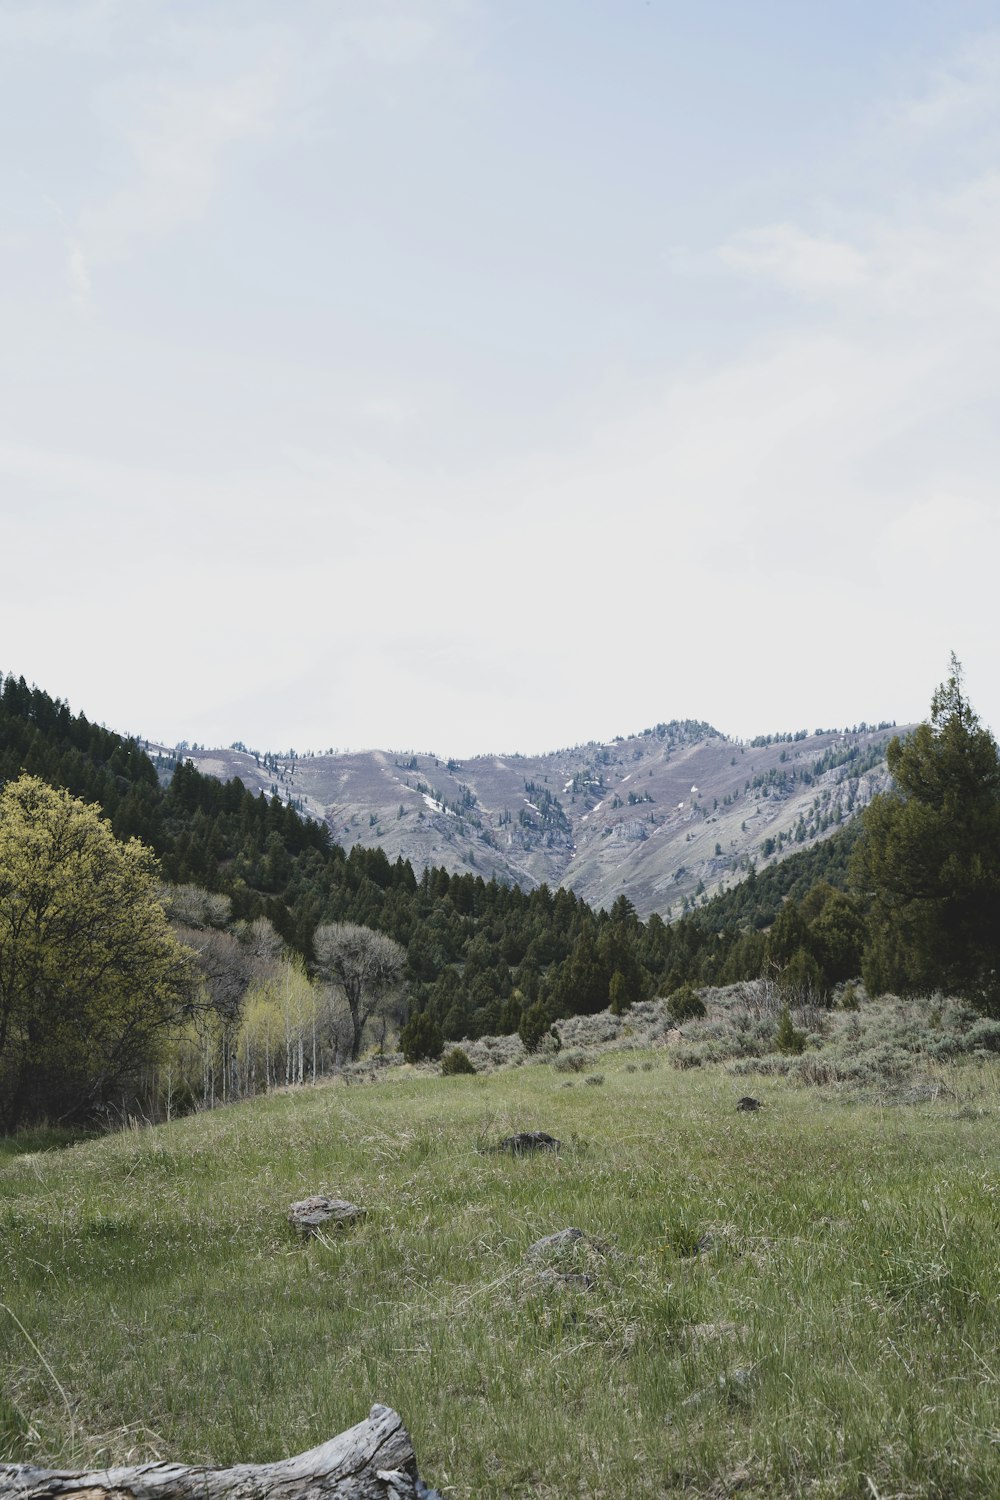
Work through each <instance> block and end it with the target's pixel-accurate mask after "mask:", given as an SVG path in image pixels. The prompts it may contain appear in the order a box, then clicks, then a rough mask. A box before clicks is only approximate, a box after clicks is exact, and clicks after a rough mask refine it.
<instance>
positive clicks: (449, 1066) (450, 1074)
mask: <svg viewBox="0 0 1000 1500" xmlns="http://www.w3.org/2000/svg"><path fill="white" fill-rule="evenodd" d="M475 1071H476V1069H475V1066H474V1064H473V1062H472V1060H471V1058H470V1057H469V1054H468V1053H467V1052H463V1051H462V1049H461V1047H452V1049H451V1051H450V1052H449V1053H447V1055H446V1056H445V1058H444V1061H443V1062H442V1064H441V1075H442V1077H444V1078H454V1077H456V1076H457V1075H458V1074H459V1073H474V1072H475Z"/></svg>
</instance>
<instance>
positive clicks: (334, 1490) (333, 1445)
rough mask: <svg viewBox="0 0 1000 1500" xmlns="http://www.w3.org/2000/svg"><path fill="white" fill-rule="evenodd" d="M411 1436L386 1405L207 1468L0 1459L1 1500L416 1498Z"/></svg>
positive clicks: (421, 1493)
mask: <svg viewBox="0 0 1000 1500" xmlns="http://www.w3.org/2000/svg"><path fill="white" fill-rule="evenodd" d="M434 1493H435V1492H434V1491H432V1490H428V1488H427V1487H426V1486H425V1485H424V1484H423V1482H422V1481H421V1480H420V1477H419V1475H418V1474H417V1461H416V1457H415V1455H414V1452H413V1444H412V1443H411V1441H410V1435H409V1433H408V1432H407V1430H406V1428H405V1427H404V1426H403V1423H402V1419H401V1418H400V1417H399V1416H398V1414H397V1413H396V1412H394V1411H393V1410H392V1409H391V1407H388V1406H373V1407H372V1409H371V1412H370V1414H369V1416H368V1419H367V1420H366V1421H364V1422H359V1423H358V1425H357V1426H356V1427H351V1428H349V1429H348V1431H347V1432H342V1433H340V1435H339V1436H338V1437H335V1438H331V1439H330V1441H329V1442H327V1443H321V1444H320V1446H319V1447H318V1448H310V1450H309V1451H308V1453H300V1454H299V1455H298V1456H297V1457H295V1458H285V1459H281V1460H279V1462H278V1463H273V1464H236V1465H235V1466H234V1467H233V1468H231V1469H208V1468H199V1467H196V1466H192V1467H187V1466H186V1465H183V1464H170V1463H148V1464H138V1465H136V1466H135V1467H133V1468H118V1469H98V1470H95V1471H94V1472H93V1473H90V1474H68V1473H63V1472H60V1471H58V1470H53V1469H36V1468H34V1467H33V1466H32V1465H31V1464H0V1500H60V1497H66V1500H419V1497H426V1496H431V1495H433V1494H434Z"/></svg>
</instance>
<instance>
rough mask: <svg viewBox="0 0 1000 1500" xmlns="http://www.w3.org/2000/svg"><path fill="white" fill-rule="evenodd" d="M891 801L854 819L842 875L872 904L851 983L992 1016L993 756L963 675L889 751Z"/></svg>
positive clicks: (996, 989)
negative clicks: (849, 875)
mask: <svg viewBox="0 0 1000 1500" xmlns="http://www.w3.org/2000/svg"><path fill="white" fill-rule="evenodd" d="M887 758H888V764H889V770H890V771H891V773H892V775H893V777H894V778H895V783H896V786H895V790H894V791H892V792H890V793H887V794H885V795H883V796H881V797H877V798H876V799H875V800H874V801H873V802H872V803H871V804H870V806H869V807H868V808H867V809H866V811H865V813H864V814H863V836H862V838H861V841H860V843H859V845H858V848H857V851H856V853H855V857H854V864H853V874H854V878H855V881H856V882H857V884H858V886H859V887H860V889H861V891H862V893H863V894H864V895H866V896H867V897H868V899H869V900H870V903H871V907H870V915H869V921H868V938H867V942H866V945H865V951H864V958H863V965H862V973H863V975H864V979H865V984H866V986H867V987H868V989H869V991H870V992H872V993H879V992H882V991H886V990H894V991H896V992H897V993H898V994H901V995H914V994H919V993H921V992H927V991H932V990H935V989H942V990H946V991H948V992H949V993H952V994H956V995H960V996H962V997H963V998H965V999H968V1000H970V1001H972V1002H973V1003H975V1004H977V1005H978V1006H980V1007H981V1008H982V1009H984V1010H987V1011H991V1012H995V1011H998V1010H1000V751H998V749H997V744H996V741H995V740H994V738H993V736H992V734H990V732H989V730H987V729H984V728H983V727H982V725H981V724H980V722H979V719H978V717H977V715H976V714H975V713H974V712H973V710H972V708H971V707H970V705H969V702H968V699H967V698H966V697H965V693H964V691H963V684H962V670H961V667H960V665H959V663H958V661H957V660H956V659H955V657H954V656H952V659H951V675H950V676H949V678H948V680H947V682H945V683H943V684H942V685H941V686H940V687H939V688H938V689H937V691H936V692H935V694H934V696H933V699H932V701H931V717H930V721H929V722H926V723H923V724H921V725H920V726H919V727H918V728H917V729H916V730H915V731H914V732H913V734H912V735H910V736H909V738H908V739H906V740H905V741H904V740H900V739H898V738H896V739H894V740H893V741H892V742H891V744H890V745H889V749H888V756H887Z"/></svg>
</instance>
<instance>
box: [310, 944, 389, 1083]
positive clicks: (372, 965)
mask: <svg viewBox="0 0 1000 1500" xmlns="http://www.w3.org/2000/svg"><path fill="white" fill-rule="evenodd" d="M313 948H314V950H315V953H316V962H317V964H318V965H319V970H320V973H321V974H322V975H323V977H324V978H325V979H329V980H333V982H334V983H335V984H337V985H339V987H340V988H341V989H342V990H343V992H344V997H345V999H346V1000H347V1007H348V1010H349V1011H350V1015H351V1057H352V1058H354V1059H357V1058H358V1057H360V1056H361V1040H362V1037H363V1035H364V1030H365V1027H366V1025H367V1024H368V1022H369V1021H370V1020H371V1018H372V1016H374V1015H375V1013H376V1011H377V1010H379V1008H380V1007H383V1006H385V1005H387V1004H389V1002H390V1001H391V1000H392V998H393V997H394V996H395V995H397V994H398V993H399V990H400V981H401V978H402V973H403V966H404V964H405V963H406V949H405V948H402V947H400V945H399V943H397V942H394V941H393V939H392V938H391V937H387V936H386V934H385V933H384V932H376V931H375V930H374V929H373V928H371V927H362V926H359V924H358V923H356V922H327V923H325V924H324V925H323V926H322V927H317V929H316V933H315V936H314V938H313Z"/></svg>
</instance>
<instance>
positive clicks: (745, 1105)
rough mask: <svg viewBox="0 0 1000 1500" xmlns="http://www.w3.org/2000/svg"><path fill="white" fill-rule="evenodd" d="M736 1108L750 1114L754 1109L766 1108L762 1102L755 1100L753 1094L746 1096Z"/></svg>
mask: <svg viewBox="0 0 1000 1500" xmlns="http://www.w3.org/2000/svg"><path fill="white" fill-rule="evenodd" d="M736 1108H737V1109H742V1110H746V1111H747V1112H749V1111H751V1110H754V1109H763V1108H764V1106H763V1104H761V1102H760V1100H759V1099H755V1098H754V1097H753V1095H752V1094H744V1096H743V1098H742V1099H741V1100H740V1102H739V1103H738V1104H737V1106H736Z"/></svg>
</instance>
